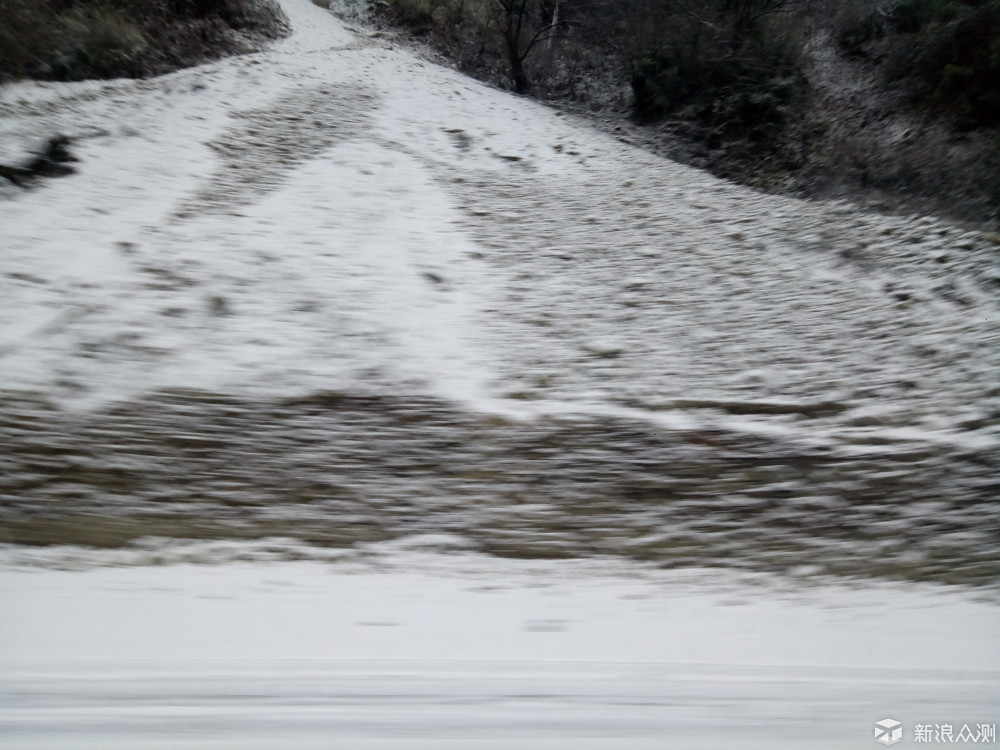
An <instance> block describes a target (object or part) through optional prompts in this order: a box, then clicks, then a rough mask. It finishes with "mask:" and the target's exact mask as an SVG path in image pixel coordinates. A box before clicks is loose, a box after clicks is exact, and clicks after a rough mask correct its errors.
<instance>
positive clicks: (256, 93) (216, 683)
mask: <svg viewBox="0 0 1000 750" xmlns="http://www.w3.org/2000/svg"><path fill="white" fill-rule="evenodd" d="M282 6H283V7H284V8H285V10H286V12H287V14H288V15H289V17H290V19H291V22H292V25H293V27H294V34H293V35H292V36H290V37H289V38H288V39H286V40H284V41H282V42H280V43H278V44H276V45H275V46H274V47H273V48H271V49H269V50H267V51H265V52H262V53H259V54H256V55H248V56H245V57H240V58H234V59H229V60H224V61H220V62H217V63H213V64H211V65H207V66H203V67H200V68H197V69H193V70H186V71H181V72H178V73H174V74H172V75H169V76H165V77H162V78H158V79H155V80H150V81H110V82H90V83H79V84H40V83H22V84H16V85H8V86H4V87H2V88H0V161H3V162H7V161H10V160H14V159H16V158H19V157H20V156H22V155H24V154H26V153H28V152H29V151H30V150H31V148H33V147H34V146H36V145H38V144H39V143H40V142H41V141H42V140H44V138H46V137H48V136H50V135H53V134H56V133H62V134H66V135H69V136H72V137H73V138H74V139H75V140H74V145H73V149H74V151H75V153H76V154H77V155H78V156H79V157H80V160H81V161H80V162H79V164H78V172H77V173H76V174H75V175H72V176H69V177H65V178H60V179H53V180H48V181H46V182H44V183H42V184H40V185H39V186H37V187H36V188H35V189H32V190H30V191H26V192H22V191H20V190H18V189H14V188H10V189H8V190H7V192H6V194H5V197H4V199H3V200H0V542H15V543H24V542H29V543H38V544H40V545H52V546H47V547H32V546H24V545H21V544H7V545H3V546H2V547H0V567H2V571H0V599H2V600H3V601H4V605H5V606H4V607H2V612H0V692H2V693H3V695H4V697H3V701H2V702H3V708H0V737H2V739H0V744H3V746H4V747H11V748H20V749H23V750H26V749H27V748H42V747H45V748H49V747H56V746H58V747H60V748H69V747H73V748H97V747H100V748H102V749H104V748H112V747H122V748H125V747H127V748H130V750H131V749H134V748H154V747H156V748H178V747H191V748H198V750H204V748H209V747H217V748H223V747H226V748H237V747H238V748H240V750H247V749H248V748H280V747H294V748H298V749H301V748H306V747H317V748H319V747H322V748H329V747H344V748H351V750H356V748H375V747H378V748H389V747H391V748H394V749H395V750H400V748H404V747H406V748H417V747H428V748H430V747H433V748H443V747H447V748H456V750H457V749H458V748H461V750H475V749H476V748H479V749H480V750H483V749H484V748H501V747H503V748H512V747H527V746H528V744H526V743H530V746H531V747H533V748H543V747H544V748H553V749H554V748H556V747H559V748H573V750H580V749H582V748H594V749H596V748H598V747H601V748H615V750H624V749H625V748H640V747H642V748H653V747H656V748H663V747H684V748H695V747H706V748H708V747H711V748H719V747H729V746H734V747H735V746H737V744H738V746H739V747H742V748H747V749H748V750H752V749H753V748H760V749H761V750H763V749H764V748H766V749H767V750H774V749H775V748H782V747H802V746H806V745H808V746H811V747H829V748H843V747H855V746H862V745H863V743H865V742H868V743H870V742H871V736H872V735H871V733H872V730H873V726H872V723H873V722H874V721H876V720H879V719H882V718H887V717H888V716H894V717H895V718H898V719H900V720H903V721H905V722H906V727H907V732H912V731H913V727H914V725H915V723H918V722H919V723H932V722H952V723H955V722H957V724H956V726H960V725H961V723H962V722H966V721H967V722H972V723H973V724H975V722H989V721H992V720H993V719H994V718H995V717H994V716H990V715H989V711H990V710H991V706H995V704H996V689H995V686H996V684H997V680H996V670H997V668H998V660H997V653H996V650H995V648H994V647H993V646H992V644H993V642H994V640H995V639H993V638H991V636H992V634H993V633H994V632H995V631H996V627H995V623H996V619H997V607H996V605H995V603H990V602H989V601H988V600H984V601H976V597H978V596H979V595H980V594H982V593H983V592H984V591H985V593H986V594H987V595H988V594H989V592H990V588H991V587H995V585H996V582H997V580H998V574H1000V562H998V559H997V554H996V549H997V541H998V540H997V529H998V526H1000V509H998V507H997V504H996V502H995V500H996V493H997V485H996V476H997V467H998V460H997V456H998V451H1000V448H998V433H997V429H998V428H997V423H998V417H1000V412H998V409H1000V405H998V398H1000V391H998V390H997V382H998V379H997V377H996V376H997V374H998V370H1000V368H998V366H997V365H998V357H1000V347H998V334H1000V326H998V322H997V314H996V313H997V295H996V292H997V282H998V280H1000V272H998V263H997V244H996V240H997V238H996V237H990V236H985V235H979V234H976V233H972V232H966V231H964V230H962V229H960V228H957V227H954V226H950V225H947V224H944V223H941V222H938V221H935V220H932V219H926V218H924V219H921V218H913V219H909V220H906V219H898V218H886V217H880V216H873V215H870V214H865V213H862V212H859V211H857V210H855V209H853V208H851V207H850V206H847V205H839V204H838V205H827V204H808V203H802V202H795V201H790V200H787V199H782V198H775V197H769V196H765V195H760V194H756V193H753V192H750V191H747V190H744V189H741V188H738V187H734V186H732V185H729V184H727V183H725V182H721V181H719V180H716V179H713V178H711V177H709V176H707V175H705V174H702V173H699V172H696V171H692V170H690V169H687V168H684V167H681V166H678V165H676V164H673V163H671V162H668V161H665V160H663V159H660V158H657V157H654V156H651V155H649V154H647V153H644V152H642V151H639V150H637V149H634V148H632V147H630V146H628V145H626V144H623V143H620V142H618V141H615V140H614V139H609V138H607V137H605V136H602V135H599V134H596V133H594V132H592V131H590V130H588V129H587V128H586V127H585V126H583V125H580V124H576V123H573V122H570V121H569V119H568V118H565V117H561V116H560V115H559V114H558V113H556V112H553V111H551V110H548V109H546V108H544V107H542V106H540V105H538V104H535V103H532V102H530V101H526V100H523V99H519V98H516V97H513V96H511V95H509V94H507V93H505V92H501V91H496V90H493V89H490V88H488V87H485V86H482V85H480V84H478V83H475V82H473V81H470V80H468V79H465V78H463V77H462V76H460V75H458V74H456V73H454V72H452V71H449V70H445V69H442V68H440V67H438V66H435V65H432V64H430V63H428V62H426V61H424V60H422V59H420V58H419V57H418V56H415V55H414V54H412V53H410V52H407V51H405V50H402V49H399V48H397V47H395V46H393V44H392V43H391V42H390V41H388V40H387V38H386V37H383V36H379V35H374V34H371V33H368V32H366V31H364V30H361V29H356V28H349V27H347V26H345V25H344V24H343V23H342V22H340V21H338V20H337V19H336V18H335V17H334V16H332V15H331V14H329V13H328V12H326V11H323V10H321V9H319V8H317V7H316V6H314V5H313V4H312V3H310V2H308V0H282ZM428 532H431V533H430V534H428ZM150 537H161V538H160V539H151V538H150ZM162 537H189V538H190V537H193V538H208V539H210V541H205V542H202V543H193V542H188V543H172V542H168V541H165V540H164V539H163V538H162ZM232 537H236V538H241V539H243V538H249V539H250V541H240V542H234V541H226V540H227V539H230V538H232ZM386 540H392V541H391V542H390V543H389V545H388V546H387V547H380V546H379V544H375V545H372V544H370V542H373V541H375V542H385V541H386ZM393 545H399V546H393ZM101 547H104V548H107V549H99V548H101ZM496 555H503V556H516V557H525V558H534V559H533V560H529V561H510V560H500V559H498V558H497V557H496ZM548 557H567V558H572V559H570V560H563V561H556V562H539V561H538V560H537V558H548ZM628 557H630V558H634V559H638V560H641V561H644V564H638V563H636V562H634V560H633V561H625V560H624V559H623V558H628ZM208 563H214V564H215V567H209V566H208V565H207V564H208ZM160 566H162V567H160ZM661 567H669V568H688V569H692V570H689V571H687V572H684V573H675V572H663V571H661V570H659V568H661ZM50 568H63V569H67V570H49V569H50ZM78 568H80V569H81V570H77V569H78ZM723 569H725V570H723ZM740 569H742V570H743V571H746V570H750V571H768V573H767V574H762V573H759V572H755V573H753V574H750V573H746V572H743V573H739V574H737V573H736V572H734V571H736V570H740ZM773 572H778V573H781V574H782V575H781V576H779V577H775V576H773V575H770V573H773ZM827 574H832V575H833V576H839V577H848V578H851V579H853V580H854V582H855V584H857V583H858V582H861V583H862V584H864V588H856V589H848V588H845V587H843V586H842V585H841V584H839V583H838V584H837V585H836V586H826V587H815V584H816V583H817V582H818V581H819V582H822V581H827V582H828V581H829V579H828V578H827V577H826V575H827ZM886 578H897V579H898V578H902V579H917V580H922V581H925V582H927V581H930V582H946V583H957V584H974V585H977V586H979V587H986V588H985V589H984V588H979V589H976V590H972V591H969V590H966V589H964V588H961V587H958V588H955V589H953V590H941V589H939V588H937V587H935V586H933V585H929V584H920V585H916V586H914V585H887V584H885V583H884V582H879V583H872V579H886ZM790 581H793V582H794V583H790ZM11 603H13V605H11ZM303 660H304V661H303ZM909 736H910V735H908V737H909ZM665 742H666V743H667V744H664V743H665ZM734 743H736V744H734Z"/></svg>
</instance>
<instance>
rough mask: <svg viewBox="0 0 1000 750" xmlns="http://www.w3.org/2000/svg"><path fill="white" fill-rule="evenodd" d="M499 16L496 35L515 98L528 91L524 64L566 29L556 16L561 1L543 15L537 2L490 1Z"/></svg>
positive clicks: (526, 0) (553, 4) (563, 19)
mask: <svg viewBox="0 0 1000 750" xmlns="http://www.w3.org/2000/svg"><path fill="white" fill-rule="evenodd" d="M493 2H494V4H495V8H496V10H497V11H498V15H499V27H500V33H501V34H502V36H503V43H504V51H505V52H506V55H507V61H508V63H509V65H510V79H511V83H513V84H514V90H515V91H517V92H518V93H519V94H524V93H526V92H527V91H528V90H529V89H530V88H531V81H530V79H529V78H528V74H527V73H526V72H525V69H524V61H525V60H526V59H527V58H528V55H530V54H531V52H532V50H534V49H535V48H536V47H537V46H538V45H539V44H541V43H542V42H545V41H549V40H552V39H553V38H555V36H556V35H557V33H558V31H559V30H560V29H562V28H565V27H567V26H569V25H570V22H569V21H568V20H566V18H565V17H563V16H562V15H561V14H560V11H561V6H562V5H563V2H564V0H554V1H553V2H552V3H551V12H550V13H546V12H545V10H546V9H545V8H544V7H543V6H542V4H541V3H540V2H539V0H493Z"/></svg>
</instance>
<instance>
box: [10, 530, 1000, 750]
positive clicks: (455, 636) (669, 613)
mask: <svg viewBox="0 0 1000 750" xmlns="http://www.w3.org/2000/svg"><path fill="white" fill-rule="evenodd" d="M424 541H425V542H426V543H430V542H435V540H424ZM436 541H437V542H440V541H441V540H436ZM410 546H411V547H413V549H409V550H408V549H406V545H397V546H395V547H391V546H390V547H386V546H383V547H378V546H375V547H371V548H369V549H367V550H365V551H364V552H358V553H355V554H353V555H349V556H342V557H341V559H339V560H337V561H334V562H308V561H302V562H273V561H272V562H268V563H260V562H230V563H227V564H224V565H216V566H212V565H194V564H173V565H164V566H159V567H102V566H97V567H93V566H91V567H87V568H86V569H83V570H77V571H53V570H40V569H38V568H16V567H7V568H6V569H4V570H3V571H2V572H0V595H2V597H3V600H4V601H15V602H17V607H16V609H6V610H5V611H4V614H3V616H2V617H0V643H3V644H4V645H3V649H2V651H0V665H2V670H0V674H2V677H0V691H2V693H3V694H4V695H5V696H6V697H5V700H4V702H3V705H4V708H2V709H0V735H2V736H3V737H4V746H5V747H10V748H18V750H20V749H21V748H35V747H43V746H46V743H49V744H48V746H56V745H57V746H59V747H65V748H80V747H96V746H98V745H100V746H102V747H106V748H114V747H142V748H146V747H151V748H152V747H161V746H163V747H167V746H169V747H252V748H258V747H261V748H264V747H268V748H274V747H292V746H294V747H320V746H324V747H331V746H337V747H339V746H340V745H339V744H337V743H345V744H344V746H350V747H383V746H385V747H394V748H415V747H424V746H425V745H423V744H421V743H422V742H423V743H429V742H431V741H445V742H446V743H447V741H450V742H454V743H455V744H456V746H462V747H473V748H487V747H489V748H494V747H506V745H505V744H504V743H505V742H508V743H513V742H516V741H521V742H524V741H530V742H531V744H532V747H544V748H549V747H564V746H566V747H568V746H573V747H595V748H596V747H602V748H603V747H620V748H645V747H652V746H656V745H655V743H656V742H661V743H662V742H664V741H668V742H682V743H683V745H684V747H706V748H707V747H712V746H713V744H712V743H722V744H723V745H725V744H729V743H731V742H732V741H733V739H734V738H735V737H740V738H741V742H744V741H745V743H746V744H745V745H741V746H746V747H749V748H784V747H800V746H801V745H802V743H806V742H808V743H809V744H810V746H816V747H829V748H835V747H850V746H854V744H855V743H857V744H860V743H861V742H863V741H866V738H868V739H867V741H870V732H871V726H870V725H871V724H872V723H873V722H874V721H875V720H877V719H879V718H884V717H885V716H886V715H891V716H892V717H893V718H896V719H898V720H902V721H904V722H907V723H908V725H909V726H911V727H912V724H913V723H917V722H922V723H928V722H931V721H945V720H950V721H959V722H960V721H969V722H973V721H979V722H986V721H988V720H989V721H992V720H993V719H994V718H995V710H996V706H997V701H998V699H1000V693H998V692H997V685H998V684H1000V682H998V680H997V677H998V675H1000V649H998V648H997V644H996V639H995V632H996V627H997V625H998V614H1000V610H998V608H997V605H996V603H989V602H984V601H976V600H975V599H974V598H972V597H970V596H969V595H968V594H964V593H962V592H961V591H952V592H947V591H942V590H940V589H935V588H931V587H894V586H880V587H871V588H866V589H856V588H855V589H852V588H845V587H836V586H833V587H826V588H824V589H812V588H808V587H805V588H790V587H788V585H787V583H782V582H780V581H773V580H770V579H768V578H766V577H747V578H745V579H744V580H742V581H739V580H733V579H732V578H727V579H720V578H719V576H718V574H717V573H716V572H714V571H688V572H686V573H684V574H677V573H672V574H671V573H664V572H662V571H656V570H655V569H650V568H642V567H637V566H629V565H625V564H623V563H621V562H615V561H612V560H603V561H602V560H590V561H585V562H550V563H540V562H527V561H501V560H497V559H495V558H487V557H483V556H479V555H474V554H470V553H461V552H455V553H452V554H448V555H441V554H440V553H422V552H419V551H416V550H417V549H419V546H421V545H420V544H419V540H417V541H416V542H415V543H414V544H412V545H410ZM93 554H94V553H92V555H93ZM98 559H99V558H98V557H93V558H92V563H93V562H98ZM775 586H777V588H775ZM324 742H326V743H331V742H332V743H334V744H333V745H331V744H325V745H324V744H323V743H324ZM101 743H103V744H101ZM213 743H216V744H213ZM536 743H537V744H536ZM588 743H590V744H588ZM440 746H444V747H449V746H451V745H449V744H444V745H440ZM660 746H662V745H660ZM714 746H716V747H718V746H719V744H715V745H714Z"/></svg>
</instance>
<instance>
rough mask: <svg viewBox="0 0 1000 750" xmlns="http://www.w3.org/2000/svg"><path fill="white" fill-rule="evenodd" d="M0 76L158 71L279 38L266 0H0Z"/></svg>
mask: <svg viewBox="0 0 1000 750" xmlns="http://www.w3.org/2000/svg"><path fill="white" fill-rule="evenodd" d="M0 19H2V20H0V79H14V78H23V77H29V78H47V79H55V80H80V79H85V78H117V77H130V78H137V77H143V76H150V75H159V74H162V73H166V72H168V71H170V70H175V69H177V68H181V67H185V66H187V65H193V64H196V63H199V62H203V61H205V60H210V59H213V58H217V57H220V56H222V55H227V54H235V53H239V52H245V51H249V50H250V49H252V48H253V45H254V43H255V42H261V41H263V40H264V39H267V38H274V37H277V36H280V35H281V34H283V33H284V32H285V31H286V30H287V22H286V21H285V19H284V17H283V16H282V14H281V12H280V10H278V9H277V7H276V6H274V5H273V4H272V3H271V2H269V1H268V0H0Z"/></svg>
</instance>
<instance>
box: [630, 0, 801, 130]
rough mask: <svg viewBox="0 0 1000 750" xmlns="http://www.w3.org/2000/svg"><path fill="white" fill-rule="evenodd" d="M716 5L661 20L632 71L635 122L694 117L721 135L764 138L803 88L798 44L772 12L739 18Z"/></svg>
mask: <svg viewBox="0 0 1000 750" xmlns="http://www.w3.org/2000/svg"><path fill="white" fill-rule="evenodd" d="M734 5H739V4H734V3H729V2H722V0H714V1H713V2H706V3H703V4H702V6H701V7H702V9H703V11H704V12H703V13H699V14H693V13H690V12H688V11H687V10H686V8H680V9H679V10H678V11H677V12H676V13H668V14H667V15H666V16H665V17H663V18H661V19H660V23H659V31H658V32H656V33H655V36H654V37H653V38H652V39H651V40H649V41H648V42H647V43H646V44H645V46H644V47H643V48H641V49H640V50H639V51H638V53H637V55H636V58H635V62H634V65H633V70H632V90H633V93H634V96H635V103H634V112H635V116H636V118H637V119H638V120H639V121H641V122H653V121H656V120H660V119H663V118H665V117H671V116H673V117H678V116H679V117H683V118H685V119H694V120H695V121H697V122H699V123H700V124H702V125H704V126H706V127H708V128H710V129H712V131H713V132H714V133H715V134H716V135H717V136H719V137H723V138H733V137H746V138H749V139H750V140H763V139H765V138H766V137H767V136H768V134H770V133H773V132H774V127H775V126H776V125H780V124H781V123H782V122H783V121H784V119H785V110H786V106H787V105H788V104H789V103H790V102H791V101H792V99H793V98H794V96H795V95H796V93H797V92H799V91H800V90H801V88H802V86H803V85H804V77H803V75H802V67H803V62H802V61H803V53H802V40H801V38H800V37H799V36H798V34H797V33H796V31H795V30H794V29H793V27H792V26H791V25H790V24H788V23H786V22H785V19H784V18H783V17H781V16H780V15H779V14H777V13H773V14H764V15H761V16H758V17H754V16H752V15H749V16H747V17H741V16H739V15H736V14H735V13H734V11H733V7H734Z"/></svg>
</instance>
